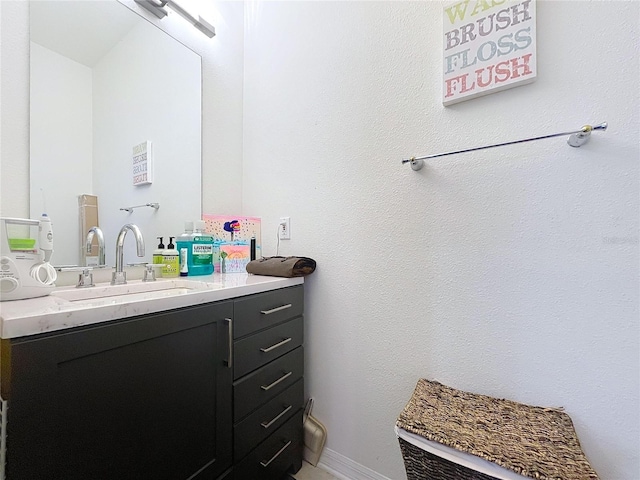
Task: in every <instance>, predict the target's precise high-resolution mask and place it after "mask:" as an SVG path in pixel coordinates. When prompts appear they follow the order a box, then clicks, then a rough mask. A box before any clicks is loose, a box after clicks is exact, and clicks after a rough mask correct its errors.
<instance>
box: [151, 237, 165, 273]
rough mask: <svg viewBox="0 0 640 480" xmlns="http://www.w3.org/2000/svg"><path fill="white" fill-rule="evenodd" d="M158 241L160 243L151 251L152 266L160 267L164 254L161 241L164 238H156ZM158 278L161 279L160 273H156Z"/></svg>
mask: <svg viewBox="0 0 640 480" xmlns="http://www.w3.org/2000/svg"><path fill="white" fill-rule="evenodd" d="M156 238H157V239H158V240H160V243H159V244H158V248H156V249H155V250H154V251H153V264H154V265H161V264H162V263H163V262H164V253H165V249H164V243H162V240H164V237H156ZM158 274H159V275H158V276H159V277H161V276H162V272H161V271H160V272H158Z"/></svg>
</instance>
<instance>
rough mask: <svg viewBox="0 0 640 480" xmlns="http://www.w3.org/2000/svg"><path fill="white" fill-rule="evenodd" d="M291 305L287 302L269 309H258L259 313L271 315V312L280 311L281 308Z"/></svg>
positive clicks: (284, 308)
mask: <svg viewBox="0 0 640 480" xmlns="http://www.w3.org/2000/svg"><path fill="white" fill-rule="evenodd" d="M291 307H292V305H291V304H290V303H287V304H286V305H282V306H281V307H276V308H272V309H271V310H260V313H261V314H263V315H271V314H272V313H276V312H280V311H282V310H286V309H287V308H291Z"/></svg>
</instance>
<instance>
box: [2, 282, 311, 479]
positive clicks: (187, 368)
mask: <svg viewBox="0 0 640 480" xmlns="http://www.w3.org/2000/svg"><path fill="white" fill-rule="evenodd" d="M302 292H303V289H302V285H300V286H295V287H287V288H283V289H279V290H273V291H269V292H266V293H261V294H256V295H251V296H247V297H240V298H238V299H232V300H225V301H221V302H216V303H209V304H204V305H199V306H193V307H186V308H182V309H177V310H171V311H167V312H162V313H156V314H148V315H143V316H137V317H128V318H125V319H121V320H115V321H110V322H106V323H100V324H95V325H91V326H86V327H76V328H72V329H68V330H61V331H58V332H52V333H49V334H39V335H33V336H28V337H21V338H15V339H11V340H2V341H1V342H2V343H1V344H0V354H1V358H2V361H1V363H0V373H1V375H2V376H1V381H0V388H1V390H0V394H1V396H2V399H4V400H6V401H7V407H8V408H6V431H5V433H6V435H5V441H6V479H7V480H40V479H47V480H57V479H59V480H88V479H91V480H102V479H104V480H107V479H108V480H114V479H118V480H126V479H131V480H141V479H154V480H187V479H192V480H215V479H221V478H224V479H225V480H230V479H234V480H259V479H269V480H271V479H273V480H277V479H280V478H281V477H282V475H283V474H284V473H285V472H286V471H297V470H298V469H299V468H300V465H301V460H302V406H303V380H302V374H303V354H302ZM287 305H289V306H287ZM280 307H284V308H280ZM265 312H266V313H265Z"/></svg>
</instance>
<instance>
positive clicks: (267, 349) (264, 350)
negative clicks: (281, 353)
mask: <svg viewBox="0 0 640 480" xmlns="http://www.w3.org/2000/svg"><path fill="white" fill-rule="evenodd" d="M290 341H291V337H289V338H285V339H284V340H282V341H281V342H280V343H276V344H275V345H271V346H270V347H268V348H261V349H260V351H261V352H262V353H267V352H270V351H271V350H275V349H276V348H278V347H281V346H282V345H284V344H285V343H289V342H290Z"/></svg>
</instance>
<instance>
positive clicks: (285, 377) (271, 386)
mask: <svg viewBox="0 0 640 480" xmlns="http://www.w3.org/2000/svg"><path fill="white" fill-rule="evenodd" d="M292 374H293V372H289V373H285V374H284V375H283V376H281V377H280V378H279V379H277V380H276V381H275V382H273V383H272V384H271V385H261V386H260V388H261V389H262V390H264V391H265V392H266V391H267V390H271V389H272V388H273V387H275V386H276V385H277V384H279V383H280V382H282V381H283V380H285V379H287V378H289V377H290V376H291V375H292Z"/></svg>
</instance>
